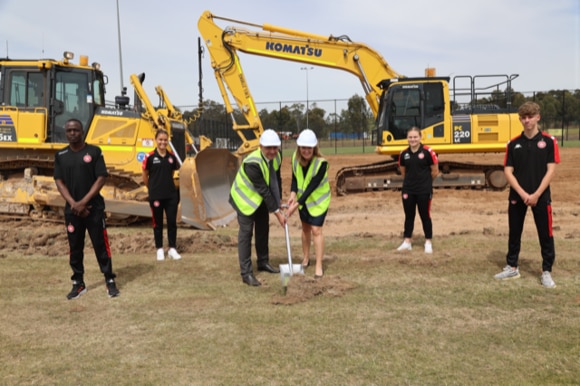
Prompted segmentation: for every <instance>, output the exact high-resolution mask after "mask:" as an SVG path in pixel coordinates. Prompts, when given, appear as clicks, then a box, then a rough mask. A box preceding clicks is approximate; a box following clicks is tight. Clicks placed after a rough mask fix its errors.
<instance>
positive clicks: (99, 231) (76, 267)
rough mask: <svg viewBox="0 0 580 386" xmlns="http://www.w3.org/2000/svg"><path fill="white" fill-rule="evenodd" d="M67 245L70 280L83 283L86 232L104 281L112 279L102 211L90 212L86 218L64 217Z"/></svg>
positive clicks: (113, 276) (67, 215)
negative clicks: (70, 269)
mask: <svg viewBox="0 0 580 386" xmlns="http://www.w3.org/2000/svg"><path fill="white" fill-rule="evenodd" d="M65 224H66V229H67V236H68V243H69V247H70V253H69V262H70V267H71V268H72V271H73V275H72V276H71V279H72V280H76V281H84V274H85V267H84V249H85V234H86V233H87V232H88V233H89V237H90V238H91V242H92V243H93V249H94V251H95V256H96V258H97V262H98V263H99V267H100V269H101V272H102V273H103V275H105V279H107V280H108V279H114V278H115V277H116V275H115V274H114V273H113V263H112V261H111V248H110V247H109V237H108V235H107V227H106V224H105V214H104V213H103V212H102V211H91V213H90V214H89V216H88V217H86V218H81V217H79V216H75V215H74V214H66V215H65Z"/></svg>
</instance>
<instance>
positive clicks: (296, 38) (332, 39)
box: [198, 11, 402, 154]
mask: <svg viewBox="0 0 580 386" xmlns="http://www.w3.org/2000/svg"><path fill="white" fill-rule="evenodd" d="M216 20H222V21H226V22H233V23H235V24H236V25H232V26H228V27H226V28H221V27H220V26H218V25H217V24H216ZM248 28H253V29H254V30H250V29H248ZM198 29H199V31H200V33H201V35H202V37H203V39H204V41H205V44H206V46H207V48H208V50H209V52H210V55H211V65H212V68H213V70H214V75H215V77H216V80H217V83H218V87H219V89H220V93H221V95H222V98H223V100H224V103H225V106H226V111H227V112H228V113H229V114H232V113H233V107H232V103H231V101H230V95H231V96H232V97H233V99H234V100H235V104H236V105H237V107H238V108H239V109H240V110H241V112H242V113H243V115H244V117H245V119H246V124H239V123H237V122H235V119H233V114H232V121H233V122H234V130H236V132H237V133H238V135H239V136H240V138H242V141H243V144H242V146H241V147H240V148H239V149H238V153H240V154H246V153H248V152H250V151H252V150H254V149H255V148H257V147H258V138H259V136H260V134H261V133H262V131H263V127H262V123H261V121H260V117H259V116H258V111H257V108H256V105H255V102H254V99H253V97H252V94H251V92H250V89H249V87H248V85H247V82H246V78H245V76H244V72H243V70H242V66H241V64H240V59H239V56H238V52H244V53H247V54H250V55H260V56H265V57H270V58H274V59H281V60H289V61H294V62H300V63H307V64H313V65H318V66H323V67H328V68H332V69H340V70H344V71H347V72H350V73H351V74H353V75H355V76H356V77H357V78H358V79H359V80H360V82H361V85H362V87H363V90H364V93H365V98H366V100H367V102H368V104H369V106H370V108H371V109H372V111H373V114H374V115H375V116H377V114H378V111H379V101H380V95H381V93H382V90H381V89H380V87H379V84H380V83H381V81H384V80H385V79H395V78H401V77H402V76H401V75H400V74H398V73H397V72H396V71H394V70H393V69H392V68H391V66H389V64H388V63H387V62H386V60H385V59H384V58H383V57H382V56H381V55H380V54H379V53H377V52H376V51H374V50H373V49H371V48H370V47H368V46H366V45H365V44H362V43H356V42H352V41H351V40H350V39H349V38H348V36H345V35H341V36H332V35H330V36H323V35H316V34H311V33H307V32H302V31H297V30H292V29H289V28H284V27H278V26H274V25H271V24H263V25H257V24H252V23H247V22H243V21H239V20H234V19H229V18H225V17H220V16H216V15H213V14H212V13H211V12H209V11H205V12H204V13H203V14H202V15H201V17H200V18H199V21H198ZM248 129H249V131H248ZM249 133H252V134H249Z"/></svg>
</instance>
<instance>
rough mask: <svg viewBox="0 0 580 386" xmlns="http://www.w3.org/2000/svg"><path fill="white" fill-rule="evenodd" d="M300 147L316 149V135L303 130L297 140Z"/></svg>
mask: <svg viewBox="0 0 580 386" xmlns="http://www.w3.org/2000/svg"><path fill="white" fill-rule="evenodd" d="M296 144H297V145H298V146H304V147H315V146H316V145H317V144H318V140H317V139H316V134H314V131H312V130H310V129H305V130H303V131H302V132H301V133H300V135H299V136H298V139H297V140H296Z"/></svg>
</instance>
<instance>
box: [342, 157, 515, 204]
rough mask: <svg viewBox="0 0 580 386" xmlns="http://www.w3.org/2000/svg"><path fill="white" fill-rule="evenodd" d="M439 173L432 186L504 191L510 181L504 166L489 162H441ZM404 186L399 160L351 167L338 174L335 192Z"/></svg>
mask: <svg viewBox="0 0 580 386" xmlns="http://www.w3.org/2000/svg"><path fill="white" fill-rule="evenodd" d="M439 170H440V174H439V176H437V178H436V179H435V180H434V181H433V187H434V188H436V189H441V188H457V189H489V190H503V189H505V188H506V186H507V181H506V179H505V176H504V173H503V166H502V165H488V164H475V163H463V162H453V161H441V162H440V163H439ZM402 187H403V176H401V174H400V172H399V169H398V163H397V161H394V160H386V161H381V162H376V163H372V164H367V165H358V166H348V167H344V168H342V169H340V170H339V171H338V172H337V173H336V193H337V195H339V196H345V195H347V194H354V193H363V192H370V191H381V190H399V189H401V188H402Z"/></svg>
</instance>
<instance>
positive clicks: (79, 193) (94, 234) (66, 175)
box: [54, 119, 119, 300]
mask: <svg viewBox="0 0 580 386" xmlns="http://www.w3.org/2000/svg"><path fill="white" fill-rule="evenodd" d="M64 129H65V135H66V137H67V140H68V142H69V145H68V146H67V147H65V148H64V149H62V150H59V151H58V152H57V153H56V155H55V158H54V180H55V182H56V187H57V188H58V191H59V192H60V194H61V195H62V197H63V198H64V199H65V201H66V205H65V209H64V216H65V223H66V230H67V236H68V242H69V247H70V253H69V255H70V256H69V258H70V261H69V262H70V267H71V268H72V271H73V275H72V277H71V279H72V281H73V287H72V290H71V291H70V292H69V294H68V295H67V299H69V300H71V299H76V298H78V297H79V296H81V295H82V294H84V293H85V292H86V291H87V287H86V286H85V282H84V273H85V269H84V252H83V251H84V247H85V233H86V232H88V233H89V236H90V238H91V242H92V243H93V249H94V250H95V256H96V257H97V261H98V263H99V267H100V269H101V272H102V273H103V275H104V276H105V283H106V287H107V292H108V294H109V296H110V297H116V296H118V295H119V290H118V289H117V286H116V284H115V276H116V275H115V274H114V273H113V264H112V262H111V249H110V247H109V238H108V236H107V228H106V225H105V200H104V199H103V196H101V194H100V191H101V188H102V187H103V185H104V184H105V179H106V177H107V176H108V172H107V167H106V165H105V160H104V158H103V153H102V152H101V149H100V148H99V147H98V146H94V145H89V144H87V143H86V142H85V141H84V134H83V126H82V123H81V122H80V121H79V120H77V119H69V120H68V121H67V122H66V123H65V124H64Z"/></svg>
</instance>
